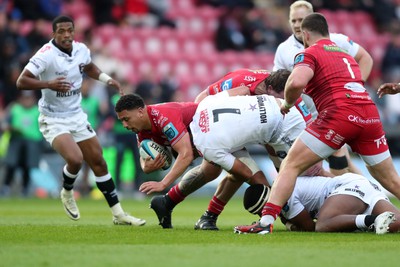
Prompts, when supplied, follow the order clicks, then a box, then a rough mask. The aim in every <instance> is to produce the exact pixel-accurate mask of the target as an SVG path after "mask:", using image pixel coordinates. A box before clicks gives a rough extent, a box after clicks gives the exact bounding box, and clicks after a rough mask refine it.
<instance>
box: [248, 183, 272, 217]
mask: <svg viewBox="0 0 400 267" xmlns="http://www.w3.org/2000/svg"><path fill="white" fill-rule="evenodd" d="M270 192H271V189H270V188H269V187H268V186H265V185H263V184H255V185H250V186H249V187H248V188H247V189H246V192H245V193H244V197H243V206H244V208H245V209H246V210H247V211H248V212H250V213H252V214H258V215H260V216H261V212H262V209H263V207H264V204H265V203H266V202H267V200H268V197H269V194H270Z"/></svg>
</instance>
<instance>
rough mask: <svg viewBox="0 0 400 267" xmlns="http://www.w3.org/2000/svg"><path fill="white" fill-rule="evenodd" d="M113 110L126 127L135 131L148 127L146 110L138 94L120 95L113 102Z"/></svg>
mask: <svg viewBox="0 0 400 267" xmlns="http://www.w3.org/2000/svg"><path fill="white" fill-rule="evenodd" d="M115 112H116V113H117V116H118V119H119V120H120V121H121V122H122V124H123V126H124V127H125V128H126V129H128V130H130V131H133V132H135V133H138V132H140V131H142V130H144V129H148V126H149V123H148V117H147V110H146V108H145V105H144V101H143V98H142V97H141V96H140V95H138V94H127V95H123V96H121V98H120V99H119V100H118V101H117V103H116V104H115ZM150 129H151V123H150Z"/></svg>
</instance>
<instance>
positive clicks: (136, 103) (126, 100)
mask: <svg viewBox="0 0 400 267" xmlns="http://www.w3.org/2000/svg"><path fill="white" fill-rule="evenodd" d="M143 107H144V101H143V98H142V97H141V96H140V95H138V94H127V95H123V96H121V97H120V99H118V101H117V103H116V104H115V112H122V111H123V110H133V109H137V108H143Z"/></svg>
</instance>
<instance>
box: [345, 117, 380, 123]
mask: <svg viewBox="0 0 400 267" xmlns="http://www.w3.org/2000/svg"><path fill="white" fill-rule="evenodd" d="M347 119H348V120H349V121H351V122H356V123H361V124H375V123H380V122H381V120H380V119H379V118H372V119H363V118H360V117H358V116H357V115H349V116H348V117H347Z"/></svg>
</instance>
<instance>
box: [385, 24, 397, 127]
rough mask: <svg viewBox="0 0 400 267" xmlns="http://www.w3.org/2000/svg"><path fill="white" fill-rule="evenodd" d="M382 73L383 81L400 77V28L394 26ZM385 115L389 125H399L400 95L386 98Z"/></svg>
mask: <svg viewBox="0 0 400 267" xmlns="http://www.w3.org/2000/svg"><path fill="white" fill-rule="evenodd" d="M381 73H382V79H383V81H394V80H396V79H398V77H400V26H399V24H393V25H392V28H391V39H390V42H389V43H388V44H387V46H386V49H385V55H384V57H383V60H382V65H381ZM383 100H384V103H385V105H384V107H383V114H384V115H385V117H386V120H387V123H388V124H390V125H397V124H398V123H399V122H400V105H399V103H400V95H395V96H392V97H389V98H384V99H383Z"/></svg>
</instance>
